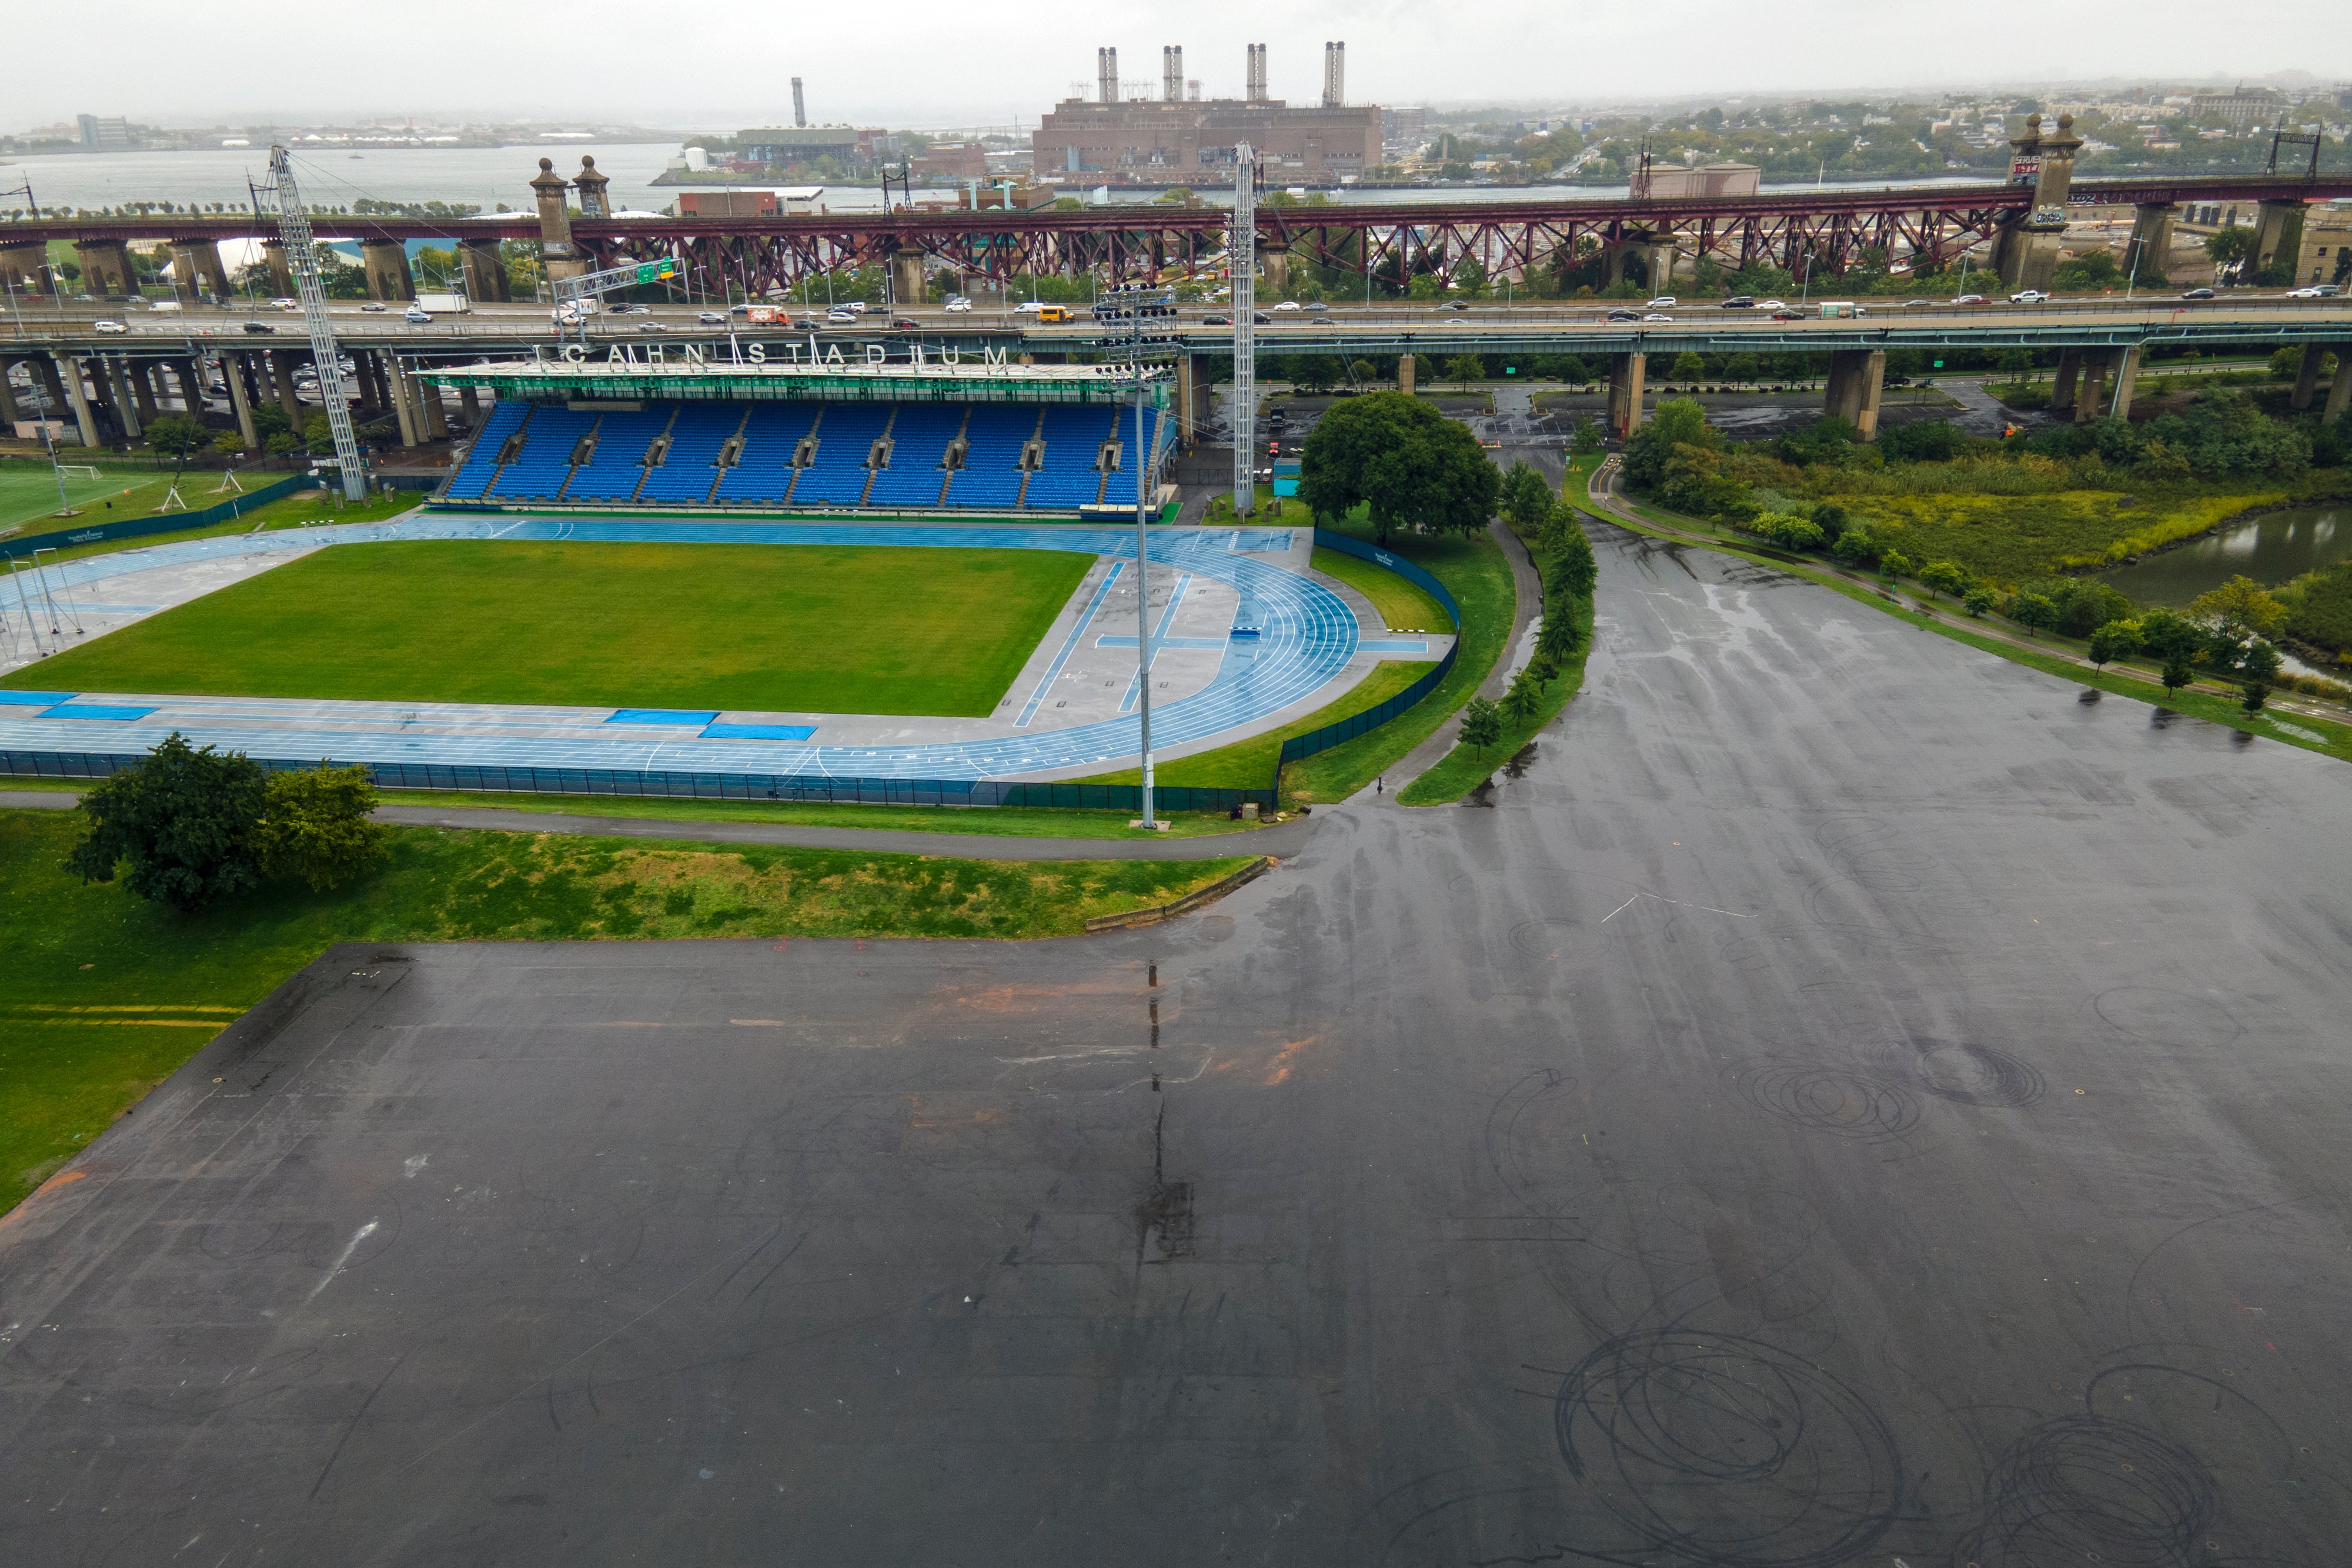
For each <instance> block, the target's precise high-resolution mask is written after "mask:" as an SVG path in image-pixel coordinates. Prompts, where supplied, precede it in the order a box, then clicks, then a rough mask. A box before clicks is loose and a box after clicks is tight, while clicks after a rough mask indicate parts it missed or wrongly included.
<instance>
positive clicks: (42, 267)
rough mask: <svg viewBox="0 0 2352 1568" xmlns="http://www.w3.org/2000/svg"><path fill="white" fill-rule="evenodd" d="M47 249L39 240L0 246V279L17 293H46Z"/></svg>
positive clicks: (45, 244) (20, 241)
mask: <svg viewBox="0 0 2352 1568" xmlns="http://www.w3.org/2000/svg"><path fill="white" fill-rule="evenodd" d="M48 264H49V247H48V246H47V243H46V242H44V241H41V240H18V241H17V242H16V244H14V245H0V278H5V279H6V280H7V282H8V287H11V288H14V289H16V291H17V292H18V293H20V294H21V293H24V292H26V290H31V291H32V292H35V293H47V291H48Z"/></svg>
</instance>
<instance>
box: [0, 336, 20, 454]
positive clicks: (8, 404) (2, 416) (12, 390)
mask: <svg viewBox="0 0 2352 1568" xmlns="http://www.w3.org/2000/svg"><path fill="white" fill-rule="evenodd" d="M15 369H16V358H15V356H14V355H10V354H0V424H5V425H7V426H9V427H10V429H9V431H8V434H11V435H14V434H16V430H15V428H14V427H15V425H16V422H17V421H18V420H20V419H22V418H24V417H25V416H24V414H23V413H22V412H21V411H19V410H18V408H17V407H16V385H15V383H13V382H10V381H9V379H8V376H9V372H11V371H14V370H15Z"/></svg>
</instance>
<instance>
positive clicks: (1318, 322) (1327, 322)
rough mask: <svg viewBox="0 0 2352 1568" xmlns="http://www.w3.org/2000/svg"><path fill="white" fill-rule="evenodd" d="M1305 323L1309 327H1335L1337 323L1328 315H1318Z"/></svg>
mask: <svg viewBox="0 0 2352 1568" xmlns="http://www.w3.org/2000/svg"><path fill="white" fill-rule="evenodd" d="M1307 325H1308V326H1309V327H1336V326H1338V325H1339V323H1338V322H1337V321H1334V320H1332V319H1331V318H1329V317H1328V316H1318V317H1316V318H1315V319H1313V320H1312V321H1309V322H1307Z"/></svg>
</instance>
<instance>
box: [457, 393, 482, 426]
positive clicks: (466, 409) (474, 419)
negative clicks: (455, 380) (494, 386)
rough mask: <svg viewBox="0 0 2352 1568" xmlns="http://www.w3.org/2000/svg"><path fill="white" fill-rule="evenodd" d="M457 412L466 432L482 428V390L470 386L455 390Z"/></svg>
mask: <svg viewBox="0 0 2352 1568" xmlns="http://www.w3.org/2000/svg"><path fill="white" fill-rule="evenodd" d="M457 410H458V413H461V414H462V415H464V418H465V425H466V428H467V430H479V429H481V428H482V389H481V388H479V387H478V386H474V385H471V384H468V385H466V386H462V387H459V388H458V389H457Z"/></svg>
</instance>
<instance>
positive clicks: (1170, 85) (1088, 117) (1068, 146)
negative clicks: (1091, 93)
mask: <svg viewBox="0 0 2352 1568" xmlns="http://www.w3.org/2000/svg"><path fill="white" fill-rule="evenodd" d="M1346 51H1347V46H1346V45H1345V44H1344V43H1327V44H1325V45H1324V46H1323V86H1322V94H1321V101H1320V102H1319V103H1317V104H1315V105H1313V106H1307V105H1300V106H1298V107H1296V108H1294V107H1292V106H1291V105H1290V104H1288V103H1286V102H1285V101H1283V100H1282V99H1276V98H1272V97H1270V96H1268V94H1267V90H1266V56H1265V45H1264V44H1252V45H1250V46H1248V54H1247V57H1246V59H1245V63H1244V88H1243V96H1242V97H1241V98H1239V99H1232V98H1208V99H1204V98H1202V97H1201V96H1200V94H1199V91H1198V89H1197V85H1196V84H1191V83H1188V81H1187V79H1186V78H1185V76H1184V49H1183V46H1181V44H1167V45H1162V46H1161V47H1160V94H1159V96H1158V97H1156V98H1141V97H1138V98H1131V99H1122V98H1121V96H1120V91H1119V77H1118V49H1117V48H1116V47H1101V48H1097V50H1096V51H1095V97H1094V99H1093V100H1092V101H1088V100H1087V99H1082V98H1077V97H1071V98H1067V99H1063V100H1062V101H1061V102H1060V103H1058V104H1055V106H1054V109H1053V110H1052V111H1051V112H1049V113H1048V114H1047V115H1046V116H1045V119H1044V120H1043V121H1042V122H1040V124H1039V125H1038V128H1037V130H1036V131H1035V133H1034V136H1033V137H1032V139H1031V142H1030V147H1031V156H1032V158H1033V160H1034V162H1033V163H1032V167H1034V169H1035V170H1036V171H1037V172H1039V173H1040V174H1053V173H1063V174H1099V175H1103V176H1106V177H1107V179H1106V183H1118V182H1119V181H1121V180H1135V181H1141V182H1150V181H1154V180H1167V179H1189V178H1192V177H1194V176H1202V177H1207V178H1227V177H1230V176H1231V174H1232V172H1233V168H1234V146H1235V145H1236V144H1238V143H1240V142H1244V141H1246V142H1248V143H1249V144H1250V145H1251V146H1253V147H1255V149H1256V150H1257V153H1258V157H1259V159H1260V160H1261V162H1262V163H1263V165H1264V167H1265V171H1266V174H1267V176H1268V178H1270V179H1273V180H1276V181H1279V180H1281V179H1284V178H1286V177H1291V178H1297V179H1299V180H1303V181H1308V182H1312V183H1328V182H1334V181H1344V180H1348V179H1351V178H1355V177H1359V176H1360V175H1362V174H1363V173H1364V172H1367V171H1368V170H1370V169H1374V168H1377V167H1378V166H1379V164H1380V162H1381V110H1380V109H1379V107H1378V106H1376V105H1366V106H1363V107H1360V108H1349V106H1348V103H1347V92H1346V83H1345V66H1344V63H1343V62H1344V60H1345V58H1346ZM1188 89H1189V90H1188Z"/></svg>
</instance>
